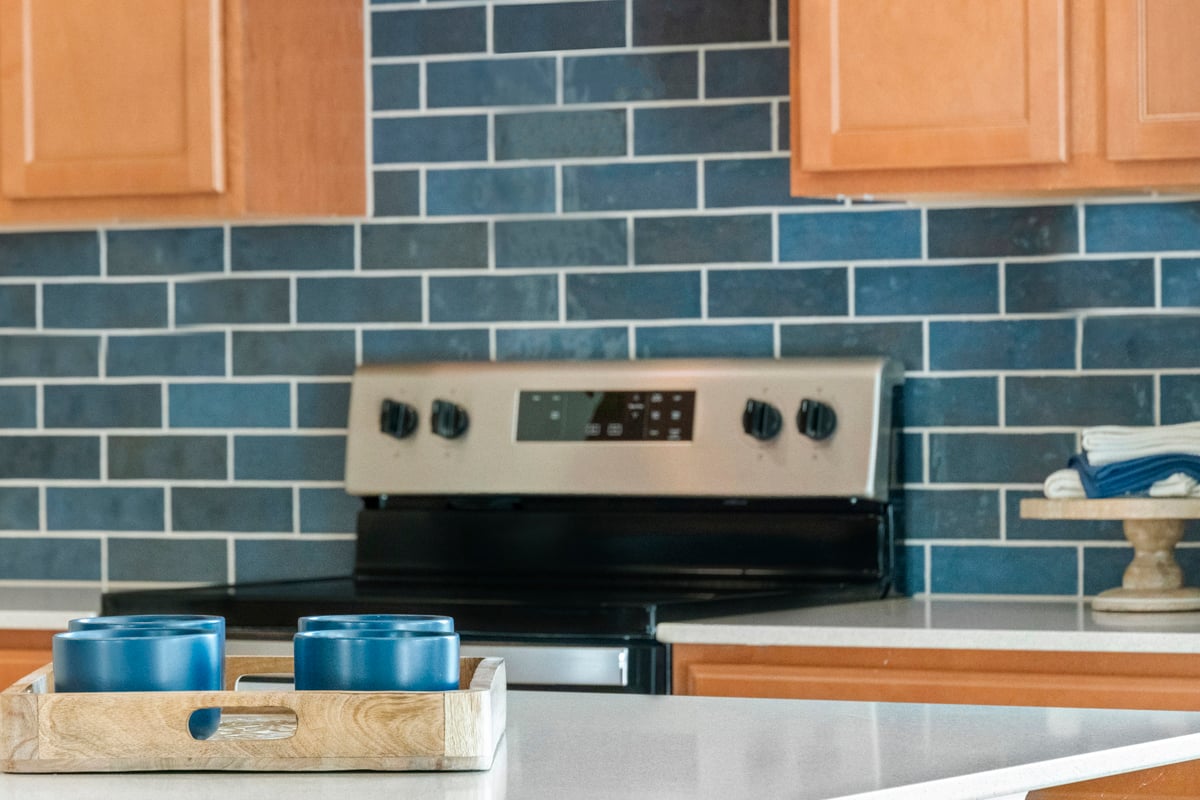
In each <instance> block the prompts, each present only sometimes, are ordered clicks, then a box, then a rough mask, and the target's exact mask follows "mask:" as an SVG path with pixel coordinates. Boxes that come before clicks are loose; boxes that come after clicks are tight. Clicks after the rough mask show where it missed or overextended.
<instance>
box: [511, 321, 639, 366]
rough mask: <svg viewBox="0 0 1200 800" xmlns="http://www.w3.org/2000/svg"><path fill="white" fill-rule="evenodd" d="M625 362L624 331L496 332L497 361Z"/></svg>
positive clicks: (626, 352)
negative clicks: (605, 360)
mask: <svg viewBox="0 0 1200 800" xmlns="http://www.w3.org/2000/svg"><path fill="white" fill-rule="evenodd" d="M626 358H629V332H628V331H627V330H626V329H625V328H557V329H547V328H524V329H505V328H501V329H500V330H498V331H496V360H497V361H549V360H563V359H570V360H575V361H582V360H593V359H626Z"/></svg>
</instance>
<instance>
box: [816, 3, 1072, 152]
mask: <svg viewBox="0 0 1200 800" xmlns="http://www.w3.org/2000/svg"><path fill="white" fill-rule="evenodd" d="M1063 2H1064V0H924V1H923V2H911V3H897V2H895V0H800V3H799V6H800V15H799V39H798V40H794V41H798V45H799V47H798V48H794V52H795V57H796V58H797V59H798V63H794V64H793V67H794V68H795V69H798V73H799V74H798V88H799V105H800V108H799V120H800V126H799V143H798V144H799V152H800V155H801V168H802V169H804V170H813V171H820V170H849V169H903V168H919V167H956V166H982V165H994V164H1036V163H1050V162H1062V161H1064V160H1065V159H1066V149H1065V135H1064V118H1065V106H1064V103H1065V86H1066V69H1065V55H1064V48H1065V23H1064V9H1063ZM794 144H795V143H794Z"/></svg>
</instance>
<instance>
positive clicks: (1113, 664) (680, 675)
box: [671, 645, 1200, 711]
mask: <svg viewBox="0 0 1200 800" xmlns="http://www.w3.org/2000/svg"><path fill="white" fill-rule="evenodd" d="M671 653H672V655H671V659H672V668H671V669H672V685H673V687H674V689H673V691H674V693H675V694H684V695H707V696H723V697H786V698H797V699H807V700H864V701H883V702H898V703H964V704H972V705H1019V706H1065V707H1073V708H1141V709H1161V710H1171V709H1175V710H1188V711H1200V658H1198V657H1196V656H1193V655H1188V654H1176V653H1072V652H1042V651H1012V650H936V649H909V648H870V647H745V646H734V645H674V646H673V648H672V651H671Z"/></svg>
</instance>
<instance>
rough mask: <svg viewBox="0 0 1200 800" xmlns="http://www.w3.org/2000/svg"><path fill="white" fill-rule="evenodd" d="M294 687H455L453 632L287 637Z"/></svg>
mask: <svg viewBox="0 0 1200 800" xmlns="http://www.w3.org/2000/svg"><path fill="white" fill-rule="evenodd" d="M293 644H294V648H295V664H296V688H297V689H298V690H309V689H325V690H345V691H361V692H388V691H401V692H447V691H453V690H455V689H457V688H458V634H457V633H448V632H445V631H437V632H434V631H400V630H378V629H357V630H356V629H349V630H347V629H331V630H318V631H301V632H299V633H297V634H296V636H295V639H294V640H293Z"/></svg>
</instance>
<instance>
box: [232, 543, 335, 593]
mask: <svg viewBox="0 0 1200 800" xmlns="http://www.w3.org/2000/svg"><path fill="white" fill-rule="evenodd" d="M234 548H235V549H234V553H235V560H234V565H235V566H234V568H235V569H236V570H237V578H238V581H244V582H251V583H252V582H255V581H277V580H299V579H301V578H338V577H344V576H346V575H349V574H350V573H351V572H352V571H353V570H354V541H353V540H345V541H343V540H337V539H334V540H328V539H318V540H315V541H314V540H312V539H240V540H238V541H237V542H236V543H235V544H234Z"/></svg>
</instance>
